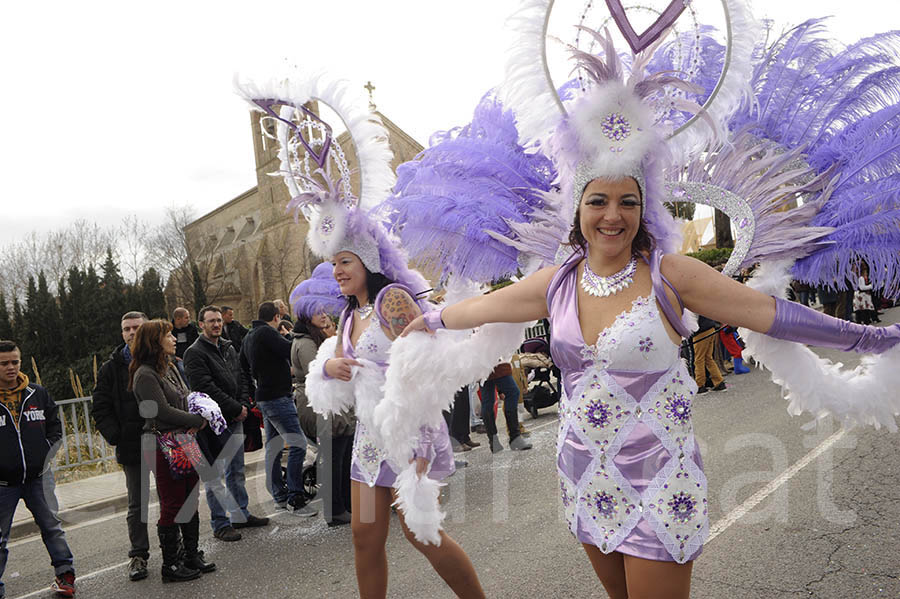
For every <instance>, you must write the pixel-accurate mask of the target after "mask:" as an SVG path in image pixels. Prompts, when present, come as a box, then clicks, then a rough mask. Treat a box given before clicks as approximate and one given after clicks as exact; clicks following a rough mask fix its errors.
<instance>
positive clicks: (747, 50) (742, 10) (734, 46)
mask: <svg viewBox="0 0 900 599" xmlns="http://www.w3.org/2000/svg"><path fill="white" fill-rule="evenodd" d="M725 4H726V5H727V7H728V18H729V21H730V26H731V27H730V28H731V47H730V50H731V52H730V56H726V60H728V61H729V64H728V70H727V71H726V73H725V76H724V79H723V80H722V82H721V83H722V84H721V86H719V90H718V93H717V94H716V97H715V99H714V100H713V101H712V102H711V103H710V104H709V106H708V107H707V108H706V113H707V114H708V115H709V117H711V118H709V119H704V118H698V119H696V120H695V121H694V123H693V124H692V125H691V126H690V127H688V128H686V129H684V130H683V131H681V132H680V133H679V134H678V135H676V136H674V137H672V138H671V139H669V141H668V145H669V150H670V152H671V153H672V156H673V157H674V159H675V160H676V161H677V162H678V163H679V164H684V163H685V162H687V161H688V160H689V159H690V158H691V157H692V156H696V155H697V154H698V153H699V152H701V151H703V149H704V148H706V147H707V145H708V144H710V143H713V142H715V140H717V139H718V140H725V139H727V137H728V136H727V131H725V129H724V127H725V124H726V123H727V122H728V118H729V117H730V116H731V115H732V114H733V113H734V111H735V110H737V109H738V108H739V107H740V105H741V102H742V101H744V100H745V99H748V98H751V97H753V90H752V89H751V88H750V81H751V80H752V76H753V50H754V47H755V46H756V43H757V41H758V40H759V38H760V36H761V35H762V33H763V27H762V24H761V23H760V22H759V21H757V20H756V19H755V18H754V16H753V13H752V12H750V7H749V6H748V3H747V1H746V0H726V2H725ZM711 123H715V127H713V126H711V125H710V124H711Z"/></svg>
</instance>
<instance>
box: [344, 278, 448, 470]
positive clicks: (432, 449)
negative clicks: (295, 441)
mask: <svg viewBox="0 0 900 599" xmlns="http://www.w3.org/2000/svg"><path fill="white" fill-rule="evenodd" d="M383 293H384V291H382V294H383ZM380 298H381V294H379V300H380ZM380 303H381V302H380V301H376V306H379V305H380ZM352 314H353V312H352V311H351V310H350V309H349V308H348V309H346V310H345V311H344V314H343V316H342V320H343V321H344V322H345V323H347V324H346V325H345V326H344V327H343V337H342V339H341V341H342V346H343V350H344V357H347V358H353V359H365V360H369V361H371V362H374V363H376V364H377V365H378V366H379V367H380V368H381V369H382V373H383V372H384V371H385V370H386V369H387V365H388V351H389V350H390V348H391V340H390V339H388V336H387V335H386V334H385V332H384V329H382V328H381V327H382V324H384V326H387V323H386V322H384V321H383V320H381V319H382V318H383V317H382V316H381V313H380V311H379V309H377V308H376V310H375V314H376V317H375V318H372V319H371V321H369V324H368V326H367V327H366V330H364V331H363V332H362V335H360V336H359V339H357V341H356V347H353V344H352V343H351V342H350V336H351V334H352V332H353V318H352ZM380 399H381V398H380V397H373V398H371V400H372V401H373V402H378V401H379V400H380ZM357 401H359V400H357ZM362 412H368V413H371V410H360V409H357V413H362ZM415 455H416V457H424V458H426V459H428V461H429V470H428V477H429V478H431V479H434V480H443V479H445V478H446V477H448V476H450V475H451V474H453V472H454V471H455V469H456V467H455V465H454V462H453V448H452V446H451V445H450V433H449V431H448V430H447V425H446V423H444V422H443V421H442V422H441V426H440V428H437V429H422V431H421V433H420V435H419V444H418V446H417V447H416V451H415ZM401 469H402V468H398V467H397V466H396V465H394V464H392V463H391V462H389V461H388V459H387V456H386V454H385V452H384V450H382V448H380V447H379V446H378V444H377V443H376V442H375V440H374V438H373V437H372V435H370V434H369V432H368V429H367V428H366V425H365V424H364V423H363V422H362V419H360V421H359V422H357V425H356V435H355V436H354V438H353V453H352V459H351V463H350V478H351V479H352V480H355V481H358V482H361V483H365V484H367V485H368V486H370V487H374V486H378V487H391V486H393V484H394V481H395V480H396V479H397V473H398V472H399V471H400V470H401Z"/></svg>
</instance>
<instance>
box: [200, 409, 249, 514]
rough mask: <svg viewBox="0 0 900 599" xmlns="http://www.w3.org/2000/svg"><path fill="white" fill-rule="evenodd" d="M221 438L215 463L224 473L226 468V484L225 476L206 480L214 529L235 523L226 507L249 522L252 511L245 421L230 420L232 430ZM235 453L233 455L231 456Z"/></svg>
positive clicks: (207, 496) (207, 501) (207, 497)
mask: <svg viewBox="0 0 900 599" xmlns="http://www.w3.org/2000/svg"><path fill="white" fill-rule="evenodd" d="M219 440H220V441H221V442H222V444H223V445H224V448H223V449H222V452H221V453H220V454H219V457H218V459H217V460H216V463H215V464H213V466H215V468H216V470H218V471H219V472H220V473H222V472H223V470H224V478H225V484H224V485H223V484H222V476H220V477H219V478H216V479H214V480H208V481H205V482H204V483H203V484H204V485H205V486H206V503H207V504H208V505H209V515H210V524H211V525H212V529H213V532H215V531H217V530H220V529H222V528H225V527H226V526H231V519H230V518H229V517H228V513H226V510H227V512H230V513H231V514H232V518H235V521H236V522H246V521H247V516H248V515H250V511H249V510H248V509H247V504H248V503H249V501H250V500H249V498H248V497H247V487H246V480H247V478H246V476H245V475H244V423H243V422H232V423H231V424H229V425H228V430H227V431H225V432H224V433H222V435H221V436H220V437H219ZM232 454H233V457H231V459H229V456H231V455H232ZM226 488H227V491H226ZM223 503H224V507H223ZM237 514H241V515H240V516H238V515H237Z"/></svg>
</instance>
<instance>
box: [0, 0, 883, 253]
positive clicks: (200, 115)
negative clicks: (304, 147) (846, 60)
mask: <svg viewBox="0 0 900 599" xmlns="http://www.w3.org/2000/svg"><path fill="white" fill-rule="evenodd" d="M568 1H570V2H575V3H576V4H578V5H580V4H582V2H581V0H568ZM517 5H518V2H516V1H514V0H455V1H454V2H436V1H423V0H419V1H412V0H380V1H378V2H374V1H372V0H327V1H326V2H321V3H319V2H309V1H305V2H296V1H295V2H291V1H289V0H282V1H281V2H268V3H254V5H253V8H252V9H251V8H250V3H249V2H226V1H217V2H199V1H193V0H183V1H181V2H177V3H176V2H168V1H162V2H153V3H150V2H122V1H117V2H91V1H88V0H80V1H78V2H71V1H66V2H41V1H37V0H32V1H28V2H22V1H19V2H11V1H10V2H3V3H2V7H0V55H2V56H3V61H4V71H5V72H6V76H5V84H4V90H3V94H2V99H0V102H2V106H0V140H2V142H0V169H2V170H0V190H2V191H0V193H2V217H0V244H2V243H6V242H8V241H10V240H13V239H17V238H19V237H21V236H22V235H24V234H26V233H28V232H29V231H32V230H36V231H46V230H50V229H54V228H58V227H60V226H63V225H65V224H66V223H68V222H70V221H71V220H74V219H77V218H85V219H88V220H92V221H97V222H100V223H102V224H116V223H118V222H119V221H120V220H121V219H122V217H123V216H125V215H127V214H132V213H136V214H138V215H140V216H141V217H142V218H146V219H148V220H152V221H157V220H159V219H160V218H161V216H162V214H163V211H164V209H165V207H166V206H169V205H171V204H173V203H187V204H191V205H192V206H194V208H195V209H196V211H197V214H198V215H199V214H203V213H206V212H208V211H210V210H212V209H214V208H216V207H217V206H219V205H221V204H223V203H225V202H227V201H228V200H230V199H232V198H233V197H235V196H237V195H239V194H240V193H242V192H244V191H245V190H247V189H249V188H250V187H252V186H254V185H255V184H256V178H255V173H254V163H253V153H252V144H251V139H250V127H249V117H248V110H247V108H246V106H245V105H244V103H243V101H242V100H240V99H239V98H237V96H235V95H234V93H233V88H232V77H233V75H234V73H235V72H237V71H239V72H242V73H248V74H251V75H252V74H253V73H260V72H266V71H271V70H273V65H274V66H277V65H282V64H289V65H295V64H296V65H301V66H304V67H306V68H308V69H310V70H325V71H329V72H331V73H334V74H335V75H336V76H340V77H343V78H346V79H348V80H350V81H351V82H352V83H353V84H354V85H358V86H360V87H361V86H362V85H364V84H365V82H366V81H367V80H371V81H372V82H373V83H374V84H375V86H376V90H375V101H376V103H377V105H378V109H379V110H380V111H381V112H382V113H383V114H385V115H386V116H387V117H389V118H390V119H391V120H393V121H394V122H395V123H397V125H399V126H400V127H401V128H403V129H404V130H406V131H407V132H408V133H409V134H411V135H412V136H413V137H414V138H416V139H417V140H419V142H421V143H423V144H425V143H426V142H427V139H428V136H429V134H430V133H431V132H432V131H434V130H436V129H444V128H448V127H451V126H454V125H458V124H463V123H465V122H466V121H467V120H468V119H469V116H470V114H471V110H472V108H473V107H474V105H475V103H476V102H477V101H478V99H479V98H480V96H481V95H482V94H483V93H484V92H485V91H486V90H487V89H489V88H491V87H492V86H494V85H495V84H496V83H498V82H499V80H500V78H501V76H502V69H503V62H504V48H505V46H506V43H507V41H508V37H507V36H505V35H504V34H503V33H502V31H503V25H504V20H505V18H506V17H507V16H508V15H509V14H510V13H511V12H512V11H513V10H514V9H515V7H516V6H517ZM626 5H627V3H626ZM753 6H754V11H755V13H756V15H757V16H759V17H768V18H772V19H774V20H775V21H776V22H777V23H779V29H781V28H782V27H781V25H788V24H797V23H799V22H801V21H803V20H804V19H806V18H808V17H812V16H825V15H834V18H833V19H832V21H831V25H830V27H831V30H832V31H833V32H834V34H835V36H836V37H837V38H838V39H839V40H840V41H842V42H844V43H849V42H853V41H855V40H857V39H859V38H860V37H863V36H866V35H869V34H871V33H875V32H877V31H884V30H888V29H892V28H894V29H900V16H898V15H900V8H894V7H895V6H896V4H895V3H894V2H889V1H888V0H856V1H855V2H852V3H850V2H839V1H837V0H817V1H816V2H815V3H813V2H807V1H799V0H790V1H788V0H756V1H755V2H754V3H753ZM262 7H266V8H262ZM811 7H814V8H811ZM811 10H814V11H815V13H812V12H809V11H811Z"/></svg>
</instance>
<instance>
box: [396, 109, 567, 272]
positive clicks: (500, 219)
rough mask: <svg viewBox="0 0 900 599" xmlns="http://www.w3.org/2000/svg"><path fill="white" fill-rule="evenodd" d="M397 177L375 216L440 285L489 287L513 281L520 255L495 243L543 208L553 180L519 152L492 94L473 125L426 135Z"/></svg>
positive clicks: (531, 152) (538, 162)
mask: <svg viewBox="0 0 900 599" xmlns="http://www.w3.org/2000/svg"><path fill="white" fill-rule="evenodd" d="M430 141H431V146H430V147H429V148H428V149H427V150H425V151H424V152H422V153H421V154H420V155H419V156H418V157H417V158H416V160H414V161H411V162H407V163H405V164H403V165H401V166H400V167H399V168H398V170H397V185H396V186H395V190H394V191H395V193H394V195H393V196H392V197H391V198H389V199H388V200H387V201H386V202H385V203H384V204H383V205H382V206H381V207H380V209H379V211H380V213H381V214H382V215H383V217H384V218H385V219H386V220H387V221H388V222H389V223H390V225H391V230H392V232H393V233H394V234H396V235H397V236H398V237H399V238H400V240H401V241H402V243H403V246H404V247H405V248H406V249H407V251H408V252H409V253H410V255H412V256H415V257H416V261H417V262H418V263H419V264H421V265H422V266H423V267H424V268H426V269H427V270H429V271H431V272H435V273H439V276H440V277H441V278H442V279H445V278H447V277H449V276H450V275H453V276H456V277H462V278H464V279H469V280H472V281H475V282H479V283H481V282H489V281H493V280H497V279H500V278H503V277H507V276H510V275H513V274H515V273H516V272H517V271H518V269H519V265H520V258H521V256H520V254H521V251H520V250H521V248H516V247H514V246H513V245H512V244H510V243H509V242H508V241H505V240H504V239H502V238H509V237H510V236H512V235H513V231H512V229H511V225H514V224H516V223H525V222H526V221H528V219H529V217H530V215H531V214H532V213H533V212H534V211H536V210H541V209H542V208H543V207H544V203H545V199H544V192H546V191H548V190H549V189H550V183H551V181H552V180H553V179H554V178H555V176H556V173H555V171H554V169H553V165H552V163H551V162H550V160H549V159H548V158H546V157H545V156H544V155H543V154H540V153H539V152H537V151H536V150H535V149H534V148H525V147H522V146H521V145H519V142H518V131H517V129H516V124H515V117H514V116H513V114H512V112H511V111H509V110H505V109H504V108H503V106H502V105H501V104H500V102H499V101H498V100H497V99H496V98H495V97H494V95H493V94H492V93H488V94H486V95H485V96H484V97H483V98H482V100H481V102H480V103H479V104H478V106H477V107H476V109H475V112H474V116H473V119H472V122H471V123H469V124H468V125H466V126H464V127H458V128H455V129H451V130H449V131H444V132H439V133H436V134H435V135H433V136H432V138H431V140H430Z"/></svg>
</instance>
